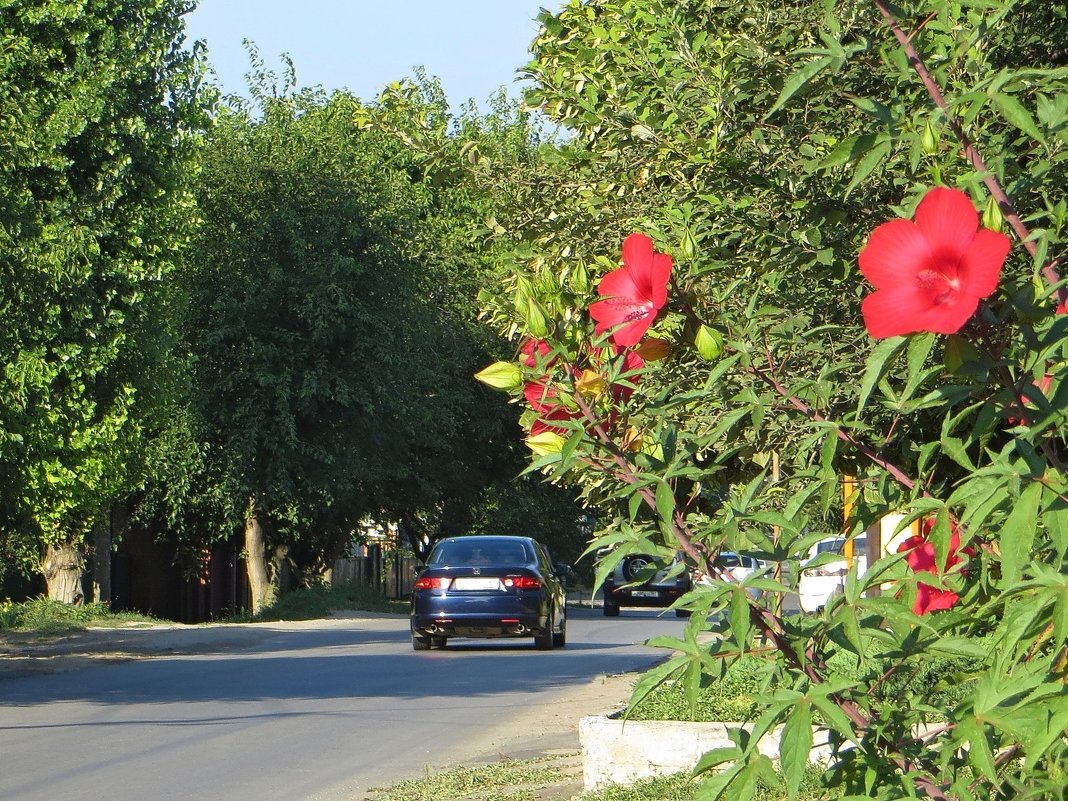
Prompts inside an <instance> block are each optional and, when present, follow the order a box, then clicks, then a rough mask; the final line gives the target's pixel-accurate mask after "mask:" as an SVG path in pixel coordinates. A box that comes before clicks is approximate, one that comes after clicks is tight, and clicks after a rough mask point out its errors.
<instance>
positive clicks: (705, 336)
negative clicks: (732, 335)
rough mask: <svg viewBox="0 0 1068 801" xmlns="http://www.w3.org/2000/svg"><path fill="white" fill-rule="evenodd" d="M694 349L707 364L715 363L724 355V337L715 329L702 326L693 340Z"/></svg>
mask: <svg viewBox="0 0 1068 801" xmlns="http://www.w3.org/2000/svg"><path fill="white" fill-rule="evenodd" d="M693 344H694V347H695V348H697V352H698V353H699V354H701V358H702V359H704V360H705V361H706V362H714V361H716V359H718V358H719V357H720V354H721V353H723V335H722V334H720V333H719V331H717V330H716V329H714V328H709V327H708V326H707V325H703V324H702V325H701V326H699V327H698V329H697V334H696V335H695V336H694V338H693Z"/></svg>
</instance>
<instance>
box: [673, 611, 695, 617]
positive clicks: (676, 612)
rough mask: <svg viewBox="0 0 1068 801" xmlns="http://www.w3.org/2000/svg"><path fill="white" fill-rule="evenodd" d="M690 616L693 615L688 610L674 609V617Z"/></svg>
mask: <svg viewBox="0 0 1068 801" xmlns="http://www.w3.org/2000/svg"><path fill="white" fill-rule="evenodd" d="M692 614H693V612H691V611H690V610H689V609H676V610H675V617H689V616H690V615H692Z"/></svg>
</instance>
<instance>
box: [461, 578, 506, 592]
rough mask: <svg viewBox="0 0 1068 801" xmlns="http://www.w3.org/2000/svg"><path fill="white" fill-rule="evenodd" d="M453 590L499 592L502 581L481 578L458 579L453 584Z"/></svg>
mask: <svg viewBox="0 0 1068 801" xmlns="http://www.w3.org/2000/svg"><path fill="white" fill-rule="evenodd" d="M452 588H453V589H454V590H499V589H500V588H501V580H500V579H498V578H486V577H481V576H472V577H467V578H458V579H456V580H454V581H453V582H452Z"/></svg>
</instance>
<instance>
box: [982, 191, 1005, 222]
mask: <svg viewBox="0 0 1068 801" xmlns="http://www.w3.org/2000/svg"><path fill="white" fill-rule="evenodd" d="M1004 221H1005V218H1004V217H1002V216H1001V207H1000V206H998V204H997V201H996V200H994V198H993V196H991V197H990V198H989V199H988V200H987V201H986V208H984V209H983V227H984V228H989V229H990V230H991V231H1000V230H1001V225H1002V223H1003V222H1004Z"/></svg>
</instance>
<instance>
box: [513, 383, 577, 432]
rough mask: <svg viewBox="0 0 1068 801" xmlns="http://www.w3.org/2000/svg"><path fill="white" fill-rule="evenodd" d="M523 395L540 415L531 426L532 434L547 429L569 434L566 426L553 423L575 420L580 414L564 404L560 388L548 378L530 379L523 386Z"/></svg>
mask: <svg viewBox="0 0 1068 801" xmlns="http://www.w3.org/2000/svg"><path fill="white" fill-rule="evenodd" d="M523 397H524V398H526V401H527V403H528V404H530V408H531V409H533V410H534V411H535V412H536V413H537V415H538V417H537V419H536V420H535V421H534V423H533V424H532V425H531V427H530V434H531V436H537V435H538V434H541V433H543V432H545V431H551V432H552V433H554V434H567V429H566V428H561V427H559V426H554V425H552V424H553V423H555V422H564V421H566V420H574V419H576V418H577V417H578V416H579V413H578V411H577V410H572V409H569V408H567V407H566V406H564V404H563V403H562V402H561V401H560V392H559V390H557V388H556V387H555V386H553V384H552V383H551V382H550V381H549V379H548V378H540V379H538V380H537V381H528V382H527V383H526V385H525V386H524V387H523Z"/></svg>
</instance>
